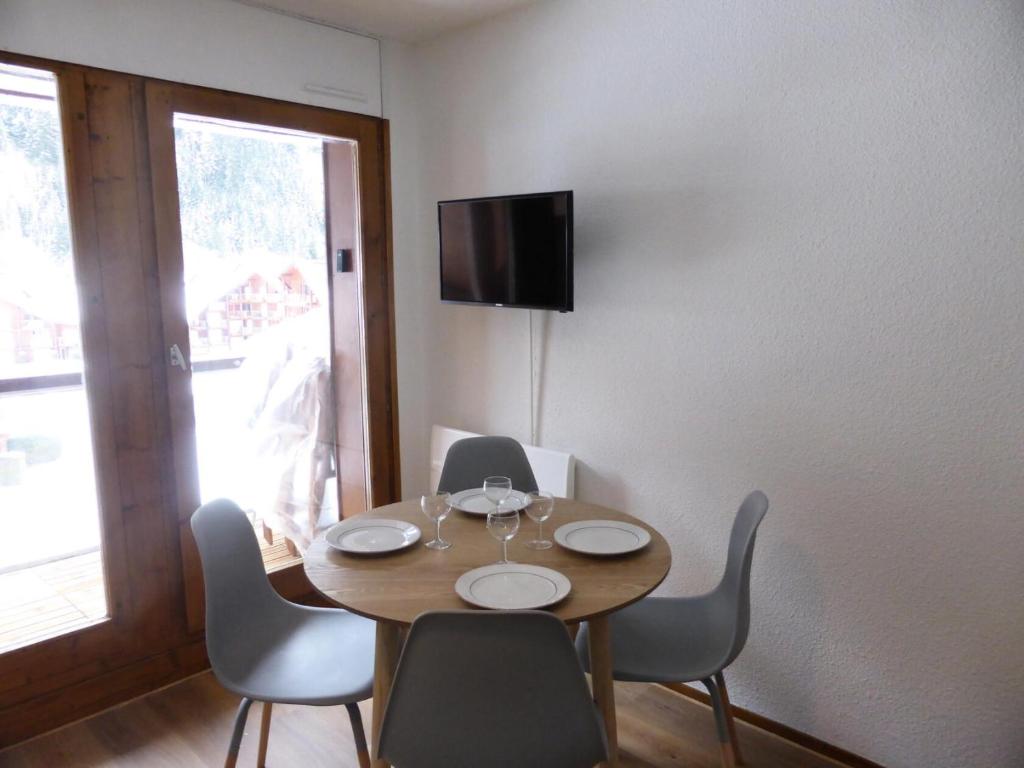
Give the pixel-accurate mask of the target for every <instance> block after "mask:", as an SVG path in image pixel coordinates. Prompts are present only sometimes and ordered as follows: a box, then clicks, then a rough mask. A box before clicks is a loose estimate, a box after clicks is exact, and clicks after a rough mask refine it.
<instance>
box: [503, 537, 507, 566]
mask: <svg viewBox="0 0 1024 768" xmlns="http://www.w3.org/2000/svg"><path fill="white" fill-rule="evenodd" d="M501 562H503V563H507V562H508V539H502V540H501Z"/></svg>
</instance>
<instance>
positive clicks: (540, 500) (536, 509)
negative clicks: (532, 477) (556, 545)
mask: <svg viewBox="0 0 1024 768" xmlns="http://www.w3.org/2000/svg"><path fill="white" fill-rule="evenodd" d="M526 501H527V504H528V505H529V506H527V507H526V514H527V515H529V516H530V519H531V520H533V522H535V523H536V524H537V538H536V539H534V540H533V541H528V542H526V546H528V547H529V548H530V549H551V542H550V541H549V540H548V539H545V538H544V521H545V520H547V519H548V518H549V517H551V513H552V512H554V511H555V497H554V495H553V494H550V493H548V492H547V491H534V492H533V493H528V494H527V495H526Z"/></svg>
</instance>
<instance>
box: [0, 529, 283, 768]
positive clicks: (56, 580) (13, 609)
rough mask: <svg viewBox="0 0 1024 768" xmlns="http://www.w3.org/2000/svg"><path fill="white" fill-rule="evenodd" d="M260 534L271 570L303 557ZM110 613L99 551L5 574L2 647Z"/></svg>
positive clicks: (0, 600) (0, 585)
mask: <svg viewBox="0 0 1024 768" xmlns="http://www.w3.org/2000/svg"><path fill="white" fill-rule="evenodd" d="M257 538H258V539H259V542H260V550H261V552H262V554H263V564H264V565H265V566H266V568H267V571H276V570H278V569H279V568H284V567H286V566H289V565H291V564H292V563H297V562H299V561H300V560H301V558H298V557H295V556H294V555H292V554H291V553H290V552H289V551H288V547H287V545H286V543H285V540H284V538H283V537H281V536H277V537H275V539H274V543H273V544H268V543H267V542H266V541H265V540H264V538H263V536H262V535H259V536H258V537H257ZM106 615H107V603H106V596H105V595H104V586H103V563H102V561H101V558H100V553H99V552H90V553H88V554H84V555H76V556H75V557H67V558H64V559H63V560H55V561H53V562H51V563H45V564H43V565H37V566H33V567H31V568H23V569H21V570H17V571H11V572H10V573H4V574H0V653H3V652H5V651H10V650H12V649H14V648H20V647H22V646H25V645H30V644H31V643H35V642H38V641H40V640H45V639H46V638H48V637H55V636H57V635H62V634H65V633H67V632H71V631H73V630H76V629H82V628H83V627H87V626H89V625H90V624H94V623H95V622H97V621H100V620H102V619H103V617H104V616H106ZM0 765H2V763H0Z"/></svg>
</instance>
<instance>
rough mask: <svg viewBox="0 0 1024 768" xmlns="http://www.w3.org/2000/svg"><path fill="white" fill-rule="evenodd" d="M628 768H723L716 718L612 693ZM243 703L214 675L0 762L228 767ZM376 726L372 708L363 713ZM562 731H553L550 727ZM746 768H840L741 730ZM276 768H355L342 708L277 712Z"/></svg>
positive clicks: (623, 686)
mask: <svg viewBox="0 0 1024 768" xmlns="http://www.w3.org/2000/svg"><path fill="white" fill-rule="evenodd" d="M615 695H616V698H617V704H618V706H617V709H618V718H619V743H620V746H621V751H622V755H621V758H622V759H621V761H620V762H621V765H622V768H718V766H719V765H721V763H720V762H719V757H718V745H717V743H716V739H715V725H714V719H713V716H712V714H711V710H710V709H709V708H708V707H706V706H704V705H703V704H699V703H697V702H694V701H691V700H690V699H687V698H685V697H683V696H680V695H679V694H677V693H673V692H672V691H668V690H666V689H664V688H662V687H660V686H656V685H645V684H640V683H616V685H615ZM237 704H238V698H237V697H236V696H233V695H231V694H230V693H228V692H227V691H225V690H224V689H223V688H221V687H220V685H218V684H217V681H216V680H215V679H214V678H213V676H212V675H211V674H209V673H204V674H202V675H198V676H196V677H193V678H190V679H188V680H185V681H183V682H181V683H178V684H177V685H174V686H171V687H170V688H166V689H164V690H162V691H157V692H156V693H153V694H150V695H149V696H146V697H144V698H142V699H137V700H135V701H132V702H129V703H128V704H125V705H123V706H121V707H118V708H115V709H112V710H108V711H107V712H103V713H101V714H99V715H96V716H95V717H92V718H89V719H88V720H83V721H81V722H79V723H75V724H73V725H70V726H67V727H65V728H62V729H60V730H57V731H54V732H52V733H48V734H45V735H43V736H40V737H38V738H36V739H33V740H31V741H28V742H25V743H24V744H19V745H16V746H14V747H11V748H9V749H7V750H4V751H2V752H0V765H2V766H4V768H50V766H58V765H59V766H63V768H100V767H102V768H122V767H123V768H129V767H131V768H147V767H148V766H152V767H153V768H156V767H157V766H168V767H169V766H174V767H175V768H213V766H219V765H223V763H224V756H225V754H226V752H227V744H228V738H229V736H230V734H231V721H232V718H233V717H234V714H235V708H236V706H237ZM260 706H261V705H259V704H257V705H255V706H254V707H253V708H252V711H251V712H250V713H249V720H248V723H247V727H246V732H245V738H244V739H243V740H242V750H241V754H240V755H239V760H238V764H239V765H240V766H243V765H244V766H251V765H256V746H257V739H258V735H259V723H260ZM360 708H361V709H362V712H363V720H364V721H365V722H366V723H367V724H368V723H369V722H370V713H371V703H370V702H368V701H367V702H363V703H362V705H360ZM552 727H557V724H552ZM737 727H738V729H739V734H738V738H739V741H740V745H741V748H742V750H743V755H744V758H745V760H746V765H747V768H840V767H841V766H842V764H841V763H837V762H834V761H832V760H829V759H827V758H824V757H821V756H820V755H817V754H814V753H813V752H809V751H807V750H805V749H803V748H802V747H800V746H797V745H795V744H792V743H791V742H788V741H785V740H783V739H780V738H778V737H776V736H773V735H772V734H769V733H766V732H765V731H762V730H760V729H758V728H754V727H752V726H750V725H747V724H746V723H737ZM267 757H268V759H267V764H268V765H270V766H304V768H318V767H319V766H324V767H325V768H326V766H333V767H334V768H356V765H357V762H356V756H355V749H354V746H353V741H352V731H351V729H350V728H349V725H348V718H347V717H346V715H345V710H344V708H342V707H302V706H289V705H284V704H279V705H276V706H275V707H274V719H273V723H272V725H271V732H270V750H269V754H268V756H267Z"/></svg>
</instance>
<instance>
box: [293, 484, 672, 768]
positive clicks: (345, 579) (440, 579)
mask: <svg viewBox="0 0 1024 768" xmlns="http://www.w3.org/2000/svg"><path fill="white" fill-rule="evenodd" d="M363 514H365V515H367V516H370V517H381V518H390V519H395V520H403V521H405V522H409V523H414V524H416V525H418V526H420V527H421V528H422V529H423V533H424V539H425V540H429V539H431V538H433V534H434V526H433V523H432V522H431V521H430V520H428V519H427V518H426V517H425V516H424V515H423V513H422V512H421V511H420V503H419V500H418V499H416V500H409V501H400V502H398V503H395V504H389V505H387V506H384V507H378V508H376V509H373V510H370V511H369V512H365V513H363ZM580 520H619V521H622V522H627V523H633V524H634V525H638V526H641V527H642V528H645V529H647V531H648V532H650V534H651V541H650V543H649V544H648V545H647V546H646V547H644V548H643V549H642V550H640V551H638V552H634V553H632V554H628V555H621V556H615V557H597V556H590V555H583V554H579V553H576V552H572V551H570V550H567V549H563V548H562V547H560V546H558V545H554V546H552V547H551V548H550V549H546V550H534V549H530V548H528V547H527V546H526V545H525V542H526V541H527V540H529V539H533V538H535V533H536V523H534V522H533V521H531V520H529V519H528V518H527V517H526V515H523V518H522V524H521V527H520V530H519V535H518V536H517V537H516V538H515V539H513V540H512V541H511V542H509V547H508V551H509V559H510V560H512V561H514V562H518V563H525V564H532V565H540V566H545V567H548V568H553V569H555V570H556V571H559V572H560V573H562V574H564V575H565V576H567V577H568V578H569V580H570V581H571V582H572V590H571V591H570V593H569V595H568V597H566V598H565V599H564V600H562V601H561V602H560V603H558V604H556V605H554V606H552V607H550V608H549V609H548V610H549V611H550V612H551V613H553V614H554V615H555V616H558V617H559V618H560V619H562V620H563V621H564V622H565V623H566V624H567V625H569V626H570V627H572V626H575V625H577V624H579V622H581V621H586V622H589V625H590V669H591V683H592V686H593V695H594V701H595V703H596V704H597V707H598V709H599V711H600V712H601V715H602V717H603V719H604V727H605V729H606V733H607V736H608V762H607V765H609V766H615V765H618V739H617V736H616V723H615V690H614V687H613V684H612V655H611V637H610V634H609V628H608V616H609V614H611V613H614V612H615V611H617V610H619V609H620V608H623V607H625V606H627V605H629V604H630V603H633V602H636V601H637V600H639V599H641V598H642V597H644V596H645V595H647V594H649V593H650V592H651V591H653V590H654V589H655V588H656V587H657V586H658V585H659V584H660V583H661V582H662V581H663V580H664V578H665V576H666V575H667V574H668V571H669V567H670V565H671V563H672V554H671V550H670V548H669V546H668V543H667V542H666V541H665V538H664V537H663V536H662V535H661V534H660V533H658V532H657V531H656V530H655V529H654V528H652V527H651V526H649V525H647V524H646V523H644V522H643V521H641V520H638V519H636V518H635V517H633V516H631V515H628V514H626V513H625V512H619V511H616V510H614V509H608V508H607V507H602V506H598V505H596V504H587V503H585V502H581V501H573V500H569V499H556V500H555V509H554V513H553V514H552V516H551V518H550V519H549V520H548V521H547V523H545V532H546V533H548V532H553V531H554V530H555V529H557V528H558V527H559V526H561V525H564V524H566V523H570V522H576V521H580ZM441 533H442V536H443V537H444V538H445V539H446V540H447V541H450V542H452V546H451V548H449V549H447V550H434V549H428V548H427V547H424V546H423V541H422V540H421V541H420V542H417V543H416V544H415V545H414V546H412V547H410V548H408V549H406V550H403V551H400V552H395V553H392V554H388V555H380V556H365V555H350V554H346V553H343V552H340V551H338V550H336V549H334V548H333V547H331V546H330V545H328V544H327V542H326V541H325V540H324V538H323V536H320V537H318V538H317V539H316V540H315V541H314V542H313V543H312V544H311V545H310V547H309V549H308V550H307V551H306V555H305V558H304V567H305V571H306V575H307V577H308V578H309V581H310V582H311V583H312V585H313V586H314V587H315V588H316V589H317V591H318V592H320V594H321V595H323V596H324V597H325V598H326V599H327V600H329V601H331V602H332V603H335V604H336V605H338V606H340V607H342V608H345V609H347V610H349V611H352V612H353V613H356V614H359V615H361V616H365V617H367V618H369V619H373V620H375V621H376V622H377V632H376V660H375V665H374V682H373V725H372V730H371V738H372V743H373V754H374V762H373V765H374V766H375V767H377V768H380V767H382V766H386V765H387V764H386V763H385V762H384V761H382V760H381V759H380V757H379V755H378V750H377V744H378V739H379V737H380V730H381V724H382V722H383V717H384V710H385V707H386V705H387V699H388V695H389V694H390V692H391V684H392V681H393V680H394V675H395V669H396V667H397V664H398V656H399V653H400V650H401V638H402V632H403V631H404V629H406V628H408V626H409V625H410V624H411V623H412V622H413V620H414V619H415V618H416V617H417V616H419V615H420V614H421V613H423V612H425V611H446V610H465V609H467V608H470V607H471V606H469V605H468V604H467V603H465V602H464V601H463V600H462V599H461V598H460V597H459V596H458V595H457V594H456V593H455V581H456V579H458V577H459V576H461V575H462V574H463V573H465V572H467V571H470V570H472V569H474V568H478V567H480V566H483V565H490V564H493V563H495V562H497V561H498V560H499V559H500V555H501V552H500V550H501V545H500V543H499V542H498V541H496V540H495V539H493V538H492V537H491V536H490V534H489V533H488V531H487V527H486V521H485V518H484V517H481V516H477V515H471V514H468V513H465V512H459V511H454V510H453V512H452V514H451V516H449V517H448V519H447V520H445V521H444V523H443V524H442V529H441Z"/></svg>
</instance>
